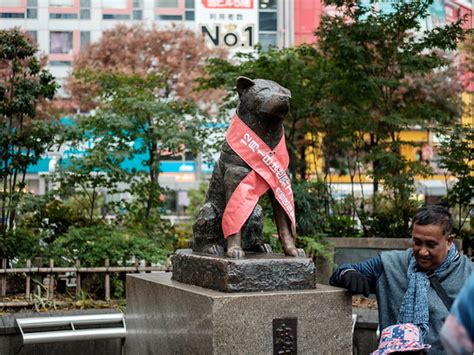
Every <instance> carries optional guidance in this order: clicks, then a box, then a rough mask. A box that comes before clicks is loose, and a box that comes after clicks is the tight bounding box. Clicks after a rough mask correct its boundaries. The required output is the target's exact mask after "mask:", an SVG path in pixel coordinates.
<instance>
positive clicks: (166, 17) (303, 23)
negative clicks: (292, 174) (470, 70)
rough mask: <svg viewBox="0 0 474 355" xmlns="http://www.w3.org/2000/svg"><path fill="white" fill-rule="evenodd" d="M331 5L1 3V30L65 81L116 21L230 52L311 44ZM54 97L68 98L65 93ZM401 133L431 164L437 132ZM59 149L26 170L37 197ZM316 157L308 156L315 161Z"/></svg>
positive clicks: (184, 174)
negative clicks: (21, 33)
mask: <svg viewBox="0 0 474 355" xmlns="http://www.w3.org/2000/svg"><path fill="white" fill-rule="evenodd" d="M366 1H367V4H370V5H371V6H375V7H376V8H378V9H379V10H380V11H390V10H391V9H392V4H393V2H392V0H384V1H380V2H373V1H370V2H369V0H366ZM472 9H473V6H472V0H471V1H469V0H435V1H434V3H433V5H432V6H431V8H430V16H429V17H428V18H427V19H426V21H425V23H424V24H423V26H424V27H425V28H432V27H433V26H438V25H444V24H446V23H450V22H453V21H456V20H458V19H459V18H462V17H464V16H466V17H467V21H466V22H465V24H464V26H465V28H472ZM331 10H332V9H331V8H325V7H324V5H323V2H322V0H0V29H10V28H15V27H18V28H20V29H22V30H25V31H26V32H28V34H29V35H30V36H31V37H32V38H34V39H35V40H36V41H37V43H38V46H39V48H40V51H41V52H42V53H44V54H45V55H46V56H47V59H48V61H47V65H48V69H49V70H50V71H51V73H52V74H53V75H54V76H55V77H56V78H57V81H58V83H59V84H62V83H63V82H64V80H65V78H66V77H67V76H68V75H69V73H70V71H71V68H72V62H73V60H74V57H75V56H76V55H77V54H78V53H79V52H80V51H81V49H82V48H84V47H85V46H87V45H88V44H89V43H91V42H93V41H96V40H98V39H99V38H100V37H101V35H102V32H103V31H105V30H108V29H111V28H112V27H114V26H116V25H117V24H118V23H126V24H129V25H134V24H143V25H144V26H159V27H166V26H171V25H182V26H185V27H188V28H192V29H194V30H195V31H197V32H200V33H203V35H204V36H205V37H206V38H207V41H208V43H209V45H210V46H223V47H227V48H229V49H230V52H231V53H233V52H236V51H238V50H252V49H251V48H252V46H254V45H255V44H257V43H260V44H261V45H262V47H263V48H267V47H268V46H270V45H275V46H278V47H290V46H293V45H298V44H301V43H303V42H307V43H308V42H309V43H311V42H314V41H315V40H316V38H315V37H314V35H313V32H314V30H315V28H317V27H318V26H319V23H320V21H321V16H322V15H323V14H325V13H328V14H330V13H331ZM469 75H472V74H466V76H465V78H464V84H465V93H464V94H463V101H464V102H465V104H466V110H465V113H464V117H463V120H464V122H466V123H469V122H471V123H472V122H473V121H474V117H473V110H472V102H473V101H474V100H473V91H474V83H473V82H472V80H469V79H470V77H469ZM59 95H61V96H63V97H67V93H66V92H64V91H63V90H60V92H59ZM403 135H404V137H403V138H404V139H407V140H412V141H415V142H418V143H425V144H424V146H423V147H424V150H421V151H415V150H414V149H412V148H410V149H409V148H407V149H406V151H405V152H404V154H405V155H406V157H407V158H409V159H422V160H430V161H431V162H433V161H434V163H435V164H436V149H435V146H436V137H435V136H434V135H433V134H432V133H430V132H427V131H421V130H419V129H413V130H410V131H406V132H403ZM63 153H66V154H67V149H65V150H64V151H62V152H50V154H48V156H47V157H44V159H42V160H41V161H40V162H39V163H38V164H37V165H36V166H34V167H30V169H29V170H28V181H29V187H30V190H31V191H33V192H35V193H39V194H42V193H44V192H45V191H47V188H48V184H47V183H46V181H45V178H46V177H47V175H48V173H49V172H51V171H53V170H54V167H55V164H56V162H57V161H58V160H59V159H61V158H62V154H63ZM313 158H314V156H313ZM313 158H311V157H310V160H311V159H312V160H313V161H315V160H316V159H313ZM198 165H199V166H198ZM161 169H162V174H161V176H160V179H161V182H162V183H163V185H164V186H168V187H170V188H172V189H175V190H177V191H186V190H188V189H189V188H195V187H197V186H198V184H199V177H200V175H201V173H209V172H210V169H209V167H207V166H205V167H201V166H200V163H196V162H195V161H193V160H188V159H186V158H185V157H183V160H181V161H164V162H163V163H162V166H161ZM313 169H318V167H317V166H314V167H313ZM348 181H349V177H345V176H334V178H333V181H332V182H333V183H334V186H336V187H338V188H339V189H340V190H341V191H340V192H341V193H343V194H344V193H345V191H346V190H347V186H348V184H347V182H348ZM418 184H419V186H420V192H425V193H430V194H433V193H434V194H435V195H443V194H444V193H445V191H446V187H445V183H444V178H442V177H435V178H434V180H432V181H428V182H424V181H421V182H419V183H418ZM367 186H369V184H367ZM369 193H370V192H369ZM179 196H181V197H179ZM179 198H181V200H182V201H178V202H177V204H178V205H180V204H181V203H182V204H186V201H187V195H186V193H184V194H183V193H179V192H178V200H179Z"/></svg>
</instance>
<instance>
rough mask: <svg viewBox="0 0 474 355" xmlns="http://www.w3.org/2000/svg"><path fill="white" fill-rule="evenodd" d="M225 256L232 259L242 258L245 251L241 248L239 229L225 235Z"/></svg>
mask: <svg viewBox="0 0 474 355" xmlns="http://www.w3.org/2000/svg"><path fill="white" fill-rule="evenodd" d="M227 256H228V257H229V258H233V259H242V258H243V257H244V256H245V252H244V250H243V249H242V232H241V231H238V232H237V233H235V234H232V235H229V236H228V237H227Z"/></svg>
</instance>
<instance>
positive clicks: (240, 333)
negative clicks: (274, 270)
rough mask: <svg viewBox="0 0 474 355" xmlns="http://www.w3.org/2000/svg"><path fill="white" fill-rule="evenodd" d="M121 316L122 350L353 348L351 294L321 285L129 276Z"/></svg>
mask: <svg viewBox="0 0 474 355" xmlns="http://www.w3.org/2000/svg"><path fill="white" fill-rule="evenodd" d="M126 321H127V340H126V342H125V348H126V354H128V355H135V354H163V355H164V354H277V353H278V351H277V350H278V349H280V350H281V349H285V350H287V351H288V352H286V353H285V354H296V353H298V354H351V353H352V335H351V298H350V296H349V295H348V293H346V292H344V291H343V290H341V289H337V288H334V287H330V286H325V285H318V287H317V288H316V289H311V290H295V291H265V292H239V293H224V292H219V291H214V290H210V289H205V288H202V287H198V286H192V285H187V284H183V283H181V282H177V281H173V280H171V275H170V274H169V273H152V274H130V275H127V315H126ZM282 354H283V353H282Z"/></svg>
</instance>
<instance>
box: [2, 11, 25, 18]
mask: <svg viewBox="0 0 474 355" xmlns="http://www.w3.org/2000/svg"><path fill="white" fill-rule="evenodd" d="M0 18H25V14H24V13H23V12H0Z"/></svg>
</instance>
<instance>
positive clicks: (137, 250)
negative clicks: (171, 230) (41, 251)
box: [53, 225, 166, 266]
mask: <svg viewBox="0 0 474 355" xmlns="http://www.w3.org/2000/svg"><path fill="white" fill-rule="evenodd" d="M165 247H166V245H164V244H163V240H162V238H159V237H158V236H156V235H155V237H154V238H149V237H148V236H147V235H145V234H143V233H142V234H139V233H135V231H133V230H127V229H125V228H119V227H117V226H109V225H97V226H93V227H84V228H75V227H71V228H69V230H68V231H67V233H65V234H64V235H62V236H61V237H59V238H57V239H56V240H55V241H54V246H53V249H54V248H57V250H61V252H60V253H59V254H58V256H60V257H61V258H66V260H67V261H68V262H69V263H72V261H74V260H77V259H79V260H81V265H82V266H98V265H103V264H104V261H105V259H109V260H110V264H111V265H117V264H118V263H125V262H128V261H130V260H132V258H133V257H135V258H137V259H138V260H147V261H150V262H157V261H159V260H163V259H164V257H165V256H166V252H165V251H164V250H163V249H164V248H165Z"/></svg>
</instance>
